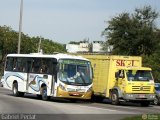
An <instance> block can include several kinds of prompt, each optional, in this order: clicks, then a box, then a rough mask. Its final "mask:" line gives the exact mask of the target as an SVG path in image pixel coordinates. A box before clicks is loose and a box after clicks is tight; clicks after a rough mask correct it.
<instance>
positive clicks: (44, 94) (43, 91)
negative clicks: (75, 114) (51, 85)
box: [42, 87, 50, 101]
mask: <svg viewBox="0 0 160 120" xmlns="http://www.w3.org/2000/svg"><path fill="white" fill-rule="evenodd" d="M49 99H50V96H47V88H46V87H43V88H42V100H44V101H47V100H49Z"/></svg>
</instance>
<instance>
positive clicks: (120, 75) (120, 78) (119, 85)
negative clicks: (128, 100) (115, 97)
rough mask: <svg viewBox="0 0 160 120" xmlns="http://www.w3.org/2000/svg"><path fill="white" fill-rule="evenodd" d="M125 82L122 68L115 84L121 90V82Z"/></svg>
mask: <svg viewBox="0 0 160 120" xmlns="http://www.w3.org/2000/svg"><path fill="white" fill-rule="evenodd" d="M124 82H125V72H124V70H119V78H118V81H117V86H118V87H119V88H120V89H121V90H122V89H123V84H124Z"/></svg>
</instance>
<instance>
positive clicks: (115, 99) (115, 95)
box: [111, 90, 119, 105]
mask: <svg viewBox="0 0 160 120" xmlns="http://www.w3.org/2000/svg"><path fill="white" fill-rule="evenodd" d="M111 101H112V104H113V105H118V104H119V98H118V92H117V91H116V90H114V91H113V92H112V94H111Z"/></svg>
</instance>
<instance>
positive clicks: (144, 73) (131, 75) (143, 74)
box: [126, 70, 153, 81]
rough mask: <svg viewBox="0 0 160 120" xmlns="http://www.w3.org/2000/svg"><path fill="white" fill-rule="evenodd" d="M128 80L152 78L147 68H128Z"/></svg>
mask: <svg viewBox="0 0 160 120" xmlns="http://www.w3.org/2000/svg"><path fill="white" fill-rule="evenodd" d="M126 73H127V78H128V80H129V81H130V80H133V81H149V80H153V77H152V73H151V71H148V70H128V71H127V72H126Z"/></svg>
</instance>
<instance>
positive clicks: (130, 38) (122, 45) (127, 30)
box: [102, 6, 158, 55]
mask: <svg viewBox="0 0 160 120" xmlns="http://www.w3.org/2000/svg"><path fill="white" fill-rule="evenodd" d="M157 17H158V13H157V12H156V11H155V10H152V8H151V7H150V6H146V7H144V8H142V9H135V13H134V14H129V13H122V14H120V15H118V16H116V17H113V18H112V19H111V20H110V21H108V24H109V25H108V27H107V28H106V29H105V30H104V31H103V32H102V35H104V36H106V37H107V41H106V43H105V45H104V46H107V45H108V44H109V45H112V46H113V51H112V54H120V55H142V54H144V55H151V54H152V53H153V52H154V51H155V49H156V43H157V39H156V38H155V32H154V31H155V30H156V29H157V28H156V26H155V24H154V22H155V19H156V18H157ZM104 49H106V48H105V47H104Z"/></svg>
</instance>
